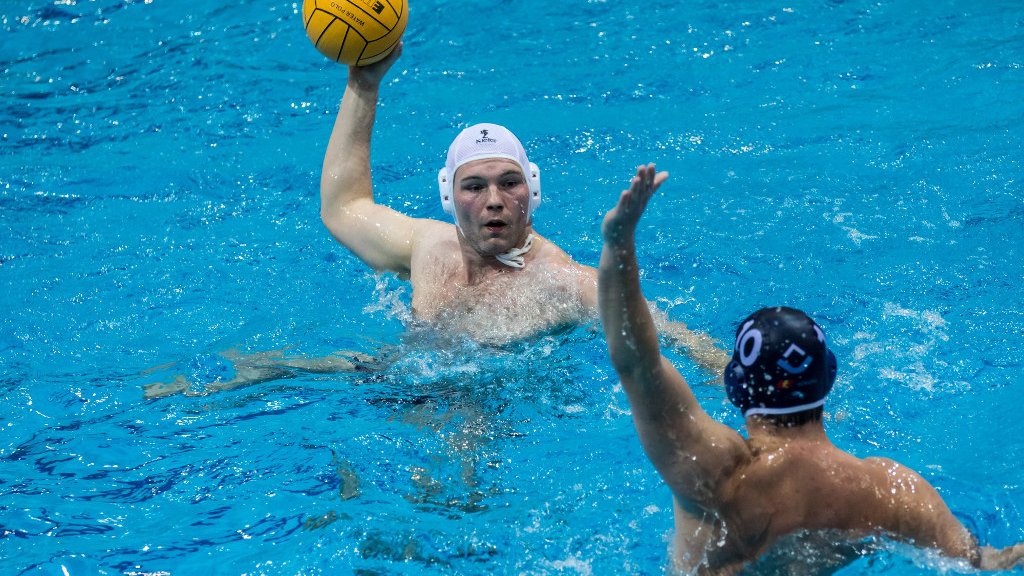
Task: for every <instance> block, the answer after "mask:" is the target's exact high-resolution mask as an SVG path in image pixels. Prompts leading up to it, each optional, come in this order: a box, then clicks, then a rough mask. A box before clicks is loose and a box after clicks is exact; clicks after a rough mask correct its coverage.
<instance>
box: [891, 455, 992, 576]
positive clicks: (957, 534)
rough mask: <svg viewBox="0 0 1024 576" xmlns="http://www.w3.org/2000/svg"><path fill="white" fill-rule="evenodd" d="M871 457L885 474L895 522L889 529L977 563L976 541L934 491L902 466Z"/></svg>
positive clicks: (951, 555) (921, 543) (899, 534)
mask: <svg viewBox="0 0 1024 576" xmlns="http://www.w3.org/2000/svg"><path fill="white" fill-rule="evenodd" d="M872 460H875V461H876V462H878V463H880V464H881V465H882V466H884V467H885V468H886V469H887V473H888V475H889V485H890V492H891V493H892V494H893V495H894V499H893V501H894V504H895V525H894V526H892V527H890V529H891V530H893V532H895V533H896V535H898V536H900V537H903V538H907V539H909V540H912V541H913V542H914V543H915V544H916V545H918V546H922V547H929V548H936V549H938V550H939V551H941V552H942V553H943V554H945V555H947V556H950V557H954V558H966V559H968V560H970V561H971V562H972V563H973V564H975V565H977V562H978V560H979V558H978V545H977V541H976V540H975V538H974V536H972V535H971V533H970V532H969V531H968V530H967V529H966V528H965V527H964V525H963V524H961V523H960V521H959V520H957V518H956V516H954V515H953V513H952V512H951V511H950V509H949V506H947V505H946V503H945V501H943V499H942V496H940V495H939V493H938V491H936V490H935V488H934V487H933V486H932V485H931V484H930V483H928V481H927V480H925V479H924V478H922V477H921V475H920V474H918V473H917V472H915V471H913V470H911V469H910V468H907V467H906V466H902V465H900V464H897V463H896V462H893V461H892V460H888V459H883V458H876V459H872Z"/></svg>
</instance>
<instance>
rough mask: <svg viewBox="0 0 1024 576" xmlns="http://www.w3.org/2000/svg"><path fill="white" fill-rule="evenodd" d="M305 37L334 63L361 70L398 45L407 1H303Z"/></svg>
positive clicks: (407, 6)
mask: <svg viewBox="0 0 1024 576" xmlns="http://www.w3.org/2000/svg"><path fill="white" fill-rule="evenodd" d="M302 20H303V22H305V25H306V35H307V36H309V40H310V41H311V42H313V45H314V46H316V49H317V50H319V51H320V53H321V54H323V55H324V56H327V57H328V58H330V59H331V60H334V61H335V62H340V63H342V64H353V65H356V66H365V65H367V64H373V63H374V62H376V61H378V60H382V59H384V57H385V56H387V55H388V54H390V53H391V51H392V50H393V49H394V48H395V46H396V45H397V44H398V40H399V39H401V37H402V33H403V32H405V24H406V22H407V21H408V20H409V3H408V1H407V0H303V2H302Z"/></svg>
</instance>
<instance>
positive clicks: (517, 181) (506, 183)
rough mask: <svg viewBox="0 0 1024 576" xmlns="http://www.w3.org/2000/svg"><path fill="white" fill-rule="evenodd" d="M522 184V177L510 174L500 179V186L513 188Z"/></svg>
mask: <svg viewBox="0 0 1024 576" xmlns="http://www.w3.org/2000/svg"><path fill="white" fill-rule="evenodd" d="M522 184H523V179H522V178H519V177H518V176H511V177H508V178H505V179H504V180H502V181H501V186H502V188H506V189H513V188H516V187H518V186H520V185H522Z"/></svg>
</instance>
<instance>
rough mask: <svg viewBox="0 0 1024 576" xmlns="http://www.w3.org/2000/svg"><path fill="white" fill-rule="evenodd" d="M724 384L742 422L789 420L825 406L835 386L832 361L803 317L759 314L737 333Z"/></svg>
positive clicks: (785, 311) (820, 335) (821, 336)
mask: <svg viewBox="0 0 1024 576" xmlns="http://www.w3.org/2000/svg"><path fill="white" fill-rule="evenodd" d="M724 380H725V391H726V392H727V393H728V394H729V400H730V401H731V402H732V403H733V404H735V405H736V407H737V408H739V409H740V410H741V411H742V412H743V415H744V416H751V415H754V414H792V413H794V412H801V411H803V410H809V409H811V408H817V407H818V406H821V405H823V404H824V403H825V396H826V395H827V394H828V392H829V390H831V389H832V383H833V382H835V380H836V357H835V356H833V355H832V352H831V351H830V350H829V349H828V346H827V345H826V344H825V333H824V332H822V331H821V328H819V327H818V325H817V324H815V323H814V320H811V318H810V317H809V316H807V314H804V313H803V312H801V311H799V310H796V309H793V308H786V307H783V306H778V307H774V308H762V309H761V310H758V311H757V312H754V313H753V314H751V315H750V317H748V318H747V319H746V320H744V321H743V322H742V323H741V324H740V326H739V328H738V329H737V330H736V348H735V350H734V351H733V353H732V361H731V362H729V364H728V366H726V367H725V374H724Z"/></svg>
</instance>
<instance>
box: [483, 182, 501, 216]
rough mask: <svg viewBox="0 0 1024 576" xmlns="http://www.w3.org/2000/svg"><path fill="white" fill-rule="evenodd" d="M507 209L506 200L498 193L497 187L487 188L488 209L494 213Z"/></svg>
mask: <svg viewBox="0 0 1024 576" xmlns="http://www.w3.org/2000/svg"><path fill="white" fill-rule="evenodd" d="M504 208H505V199H504V198H503V197H502V195H501V192H499V191H498V187H497V186H493V185H492V186H488V187H487V209H488V210H492V211H499V210H502V209H504Z"/></svg>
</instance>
